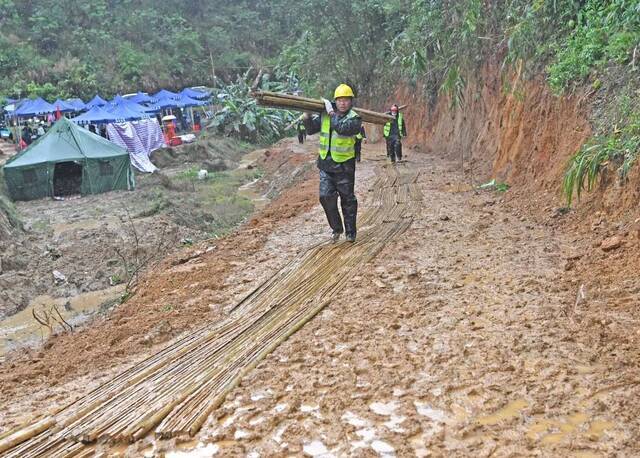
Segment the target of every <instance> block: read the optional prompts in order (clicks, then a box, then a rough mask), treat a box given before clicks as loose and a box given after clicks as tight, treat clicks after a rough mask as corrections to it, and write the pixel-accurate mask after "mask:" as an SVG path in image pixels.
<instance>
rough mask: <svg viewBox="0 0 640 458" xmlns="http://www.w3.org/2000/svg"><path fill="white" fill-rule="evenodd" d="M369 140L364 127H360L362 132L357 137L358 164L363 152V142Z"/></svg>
mask: <svg viewBox="0 0 640 458" xmlns="http://www.w3.org/2000/svg"><path fill="white" fill-rule="evenodd" d="M365 138H367V133H366V132H365V130H364V126H362V127H360V132H358V134H357V135H356V144H355V150H356V162H360V153H361V151H362V140H364V139H365Z"/></svg>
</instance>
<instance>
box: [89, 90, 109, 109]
mask: <svg viewBox="0 0 640 458" xmlns="http://www.w3.org/2000/svg"><path fill="white" fill-rule="evenodd" d="M106 104H107V101H106V100H105V99H103V98H102V97H100V96H99V95H98V94H96V96H95V97H94V98H92V99H91V100H90V101H88V102H87V103H86V108H87V109H91V108H93V107H102V106H104V105H106Z"/></svg>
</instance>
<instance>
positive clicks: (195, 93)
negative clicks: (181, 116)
mask: <svg viewBox="0 0 640 458" xmlns="http://www.w3.org/2000/svg"><path fill="white" fill-rule="evenodd" d="M180 95H182V96H186V97H189V98H192V99H197V100H202V99H208V98H209V96H211V93H210V92H207V91H199V90H197V89H192V88H190V87H185V88H184V89H183V90H182V91H180Z"/></svg>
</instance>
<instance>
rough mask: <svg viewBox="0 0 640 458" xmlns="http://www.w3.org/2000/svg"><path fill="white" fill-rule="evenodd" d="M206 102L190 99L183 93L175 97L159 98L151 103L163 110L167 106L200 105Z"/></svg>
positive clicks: (184, 106) (185, 106)
mask: <svg viewBox="0 0 640 458" xmlns="http://www.w3.org/2000/svg"><path fill="white" fill-rule="evenodd" d="M206 104H207V102H203V101H201V100H196V99H192V98H190V97H186V96H184V95H178V97H176V98H166V97H165V98H160V99H158V100H157V101H156V102H155V103H154V104H153V106H155V107H158V108H161V109H163V110H164V109H167V108H187V107H200V106H203V105H206Z"/></svg>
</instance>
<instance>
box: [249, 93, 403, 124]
mask: <svg viewBox="0 0 640 458" xmlns="http://www.w3.org/2000/svg"><path fill="white" fill-rule="evenodd" d="M251 95H252V96H253V97H254V98H255V99H256V101H257V102H258V105H260V106H263V107H270V108H281V109H284V110H300V111H310V112H313V113H322V112H324V111H325V107H324V102H323V101H322V100H320V99H311V98H309V97H301V96H299V95H291V94H283V93H280V92H270V91H255V92H253V93H252V94H251ZM355 110H356V111H357V112H358V114H359V115H360V117H361V118H362V120H363V121H364V122H370V123H372V124H381V125H384V124H386V123H388V122H389V121H393V119H394V118H393V116H391V115H388V114H386V113H378V112H377V111H371V110H366V109H364V108H359V107H358V108H356V109H355Z"/></svg>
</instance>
